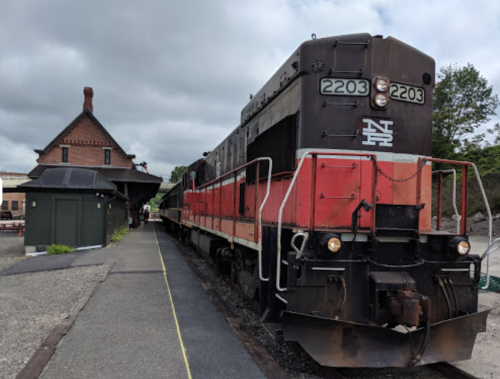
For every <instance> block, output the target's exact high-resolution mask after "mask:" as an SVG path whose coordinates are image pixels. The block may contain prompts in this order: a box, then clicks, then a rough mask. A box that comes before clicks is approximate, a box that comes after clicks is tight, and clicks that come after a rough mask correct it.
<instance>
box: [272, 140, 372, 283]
mask: <svg viewBox="0 0 500 379" xmlns="http://www.w3.org/2000/svg"><path fill="white" fill-rule="evenodd" d="M308 155H311V156H312V162H311V165H312V167H315V166H316V163H317V159H318V155H331V156H347V157H370V158H371V160H372V165H373V185H372V197H373V198H372V201H373V203H372V204H375V199H376V191H375V187H376V183H377V155H376V154H371V153H347V152H336V151H335V152H319V151H315V150H310V151H307V152H305V153H304V155H302V158H301V160H300V162H299V165H298V166H297V169H296V170H295V173H294V174H293V178H292V181H291V182H290V185H289V186H288V190H287V191H286V194H285V197H284V199H283V202H282V203H281V206H280V210H279V213H278V248H277V257H276V259H277V264H276V289H277V290H278V291H279V292H285V291H286V290H287V289H286V288H283V287H281V285H280V279H281V229H282V217H283V209H284V208H285V205H286V203H287V201H288V197H289V196H290V193H291V192H292V189H293V186H294V184H295V182H296V181H297V177H298V175H299V172H300V170H301V168H302V165H303V164H304V160H305V158H306V156H308ZM312 175H313V178H312V189H311V212H310V213H311V219H310V229H311V230H313V229H314V201H315V197H316V170H312ZM372 228H375V212H373V222H372ZM304 238H305V237H304Z"/></svg>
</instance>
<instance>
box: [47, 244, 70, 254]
mask: <svg viewBox="0 0 500 379" xmlns="http://www.w3.org/2000/svg"><path fill="white" fill-rule="evenodd" d="M74 251H76V249H73V248H72V247H69V246H67V245H50V246H48V247H47V254H49V255H54V254H67V253H72V252H74Z"/></svg>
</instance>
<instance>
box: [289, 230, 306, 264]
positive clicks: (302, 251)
mask: <svg viewBox="0 0 500 379" xmlns="http://www.w3.org/2000/svg"><path fill="white" fill-rule="evenodd" d="M297 237H303V240H302V245H300V250H299V249H298V248H297V246H295V240H296V239H297ZM308 238H309V233H307V232H305V233H302V232H299V233H296V234H295V235H294V236H293V237H292V242H291V243H290V244H291V245H292V249H293V250H295V251H296V252H297V257H296V259H300V258H302V255H303V254H304V247H306V242H307V239H308Z"/></svg>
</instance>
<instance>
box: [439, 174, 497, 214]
mask: <svg viewBox="0 0 500 379" xmlns="http://www.w3.org/2000/svg"><path fill="white" fill-rule="evenodd" d="M481 181H482V183H483V187H484V192H485V193H486V198H487V199H488V203H489V205H490V210H491V213H492V214H493V215H495V214H497V213H500V186H498V183H500V172H490V173H487V174H484V175H481ZM467 191H468V209H467V213H468V217H470V216H473V215H475V214H476V213H477V212H483V213H484V214H486V213H485V212H486V208H485V205H484V200H483V196H482V194H481V190H480V189H479V184H478V183H477V179H476V175H475V174H474V172H473V170H472V169H471V170H470V171H469V186H468V188H467ZM437 193H438V186H437V181H434V183H433V187H432V214H433V215H436V214H437ZM456 197H457V207H458V213H459V214H460V213H462V209H461V204H462V174H461V172H460V169H458V170H457V191H456ZM452 198H453V175H447V176H445V177H444V179H443V195H442V215H443V216H444V217H451V216H452V215H453V214H455V212H454V209H453V202H452Z"/></svg>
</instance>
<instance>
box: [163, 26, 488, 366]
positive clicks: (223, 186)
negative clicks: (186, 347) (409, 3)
mask: <svg viewBox="0 0 500 379" xmlns="http://www.w3.org/2000/svg"><path fill="white" fill-rule="evenodd" d="M434 84H435V63H434V60H433V59H432V58H431V57H429V56H427V55H426V54H424V53H422V52H420V51H419V50H417V49H415V48H413V47H411V46H409V45H407V44H405V43H403V42H401V41H399V40H397V39H395V38H392V37H387V38H383V37H382V36H371V35H369V34H352V35H342V36H337V37H330V38H322V39H312V40H310V41H307V42H304V43H303V44H302V45H301V46H300V47H299V48H298V49H297V50H296V51H295V52H294V53H293V54H292V55H291V56H290V58H289V59H288V60H287V61H286V62H285V63H284V64H283V65H282V66H281V67H280V68H279V70H278V71H277V72H276V73H275V74H274V76H272V77H271V79H270V80H269V81H268V82H267V83H266V84H265V85H264V87H263V88H262V89H261V90H260V91H259V92H258V93H257V94H256V95H255V96H253V98H252V99H251V100H250V102H249V103H248V104H247V105H246V106H245V107H244V108H243V110H242V112H241V123H240V125H239V126H238V127H237V128H236V129H234V131H233V132H232V133H230V135H229V136H228V137H227V138H226V139H224V140H223V141H222V142H221V143H220V144H219V145H218V146H217V147H216V148H215V149H213V150H212V151H210V152H208V153H205V154H204V155H205V156H204V158H202V159H200V160H198V161H196V162H194V163H193V164H191V165H190V166H189V167H188V169H187V171H186V173H185V175H184V176H183V178H182V180H181V181H179V182H178V183H177V184H176V185H175V186H174V187H173V188H172V189H171V190H170V192H168V193H167V194H166V195H165V196H164V197H163V199H162V201H161V204H160V213H161V217H162V219H163V221H164V222H165V224H166V225H167V227H168V228H170V229H172V230H174V231H176V232H178V233H179V234H181V235H182V236H183V238H186V239H187V240H188V241H189V242H190V243H192V244H193V245H194V246H195V247H196V248H197V249H198V250H199V251H200V252H201V253H202V254H204V255H205V256H206V257H207V258H209V259H211V260H213V262H214V263H215V264H216V265H217V266H218V267H219V268H220V269H221V270H223V271H225V272H226V273H227V274H228V275H230V277H231V278H232V280H234V283H236V284H237V285H238V286H239V287H240V288H241V289H242V291H243V292H244V293H245V294H246V295H247V296H248V297H250V298H254V299H257V300H258V301H259V303H260V312H261V321H262V322H263V323H265V325H266V326H267V327H268V328H269V329H271V330H273V331H275V332H276V333H281V335H282V337H283V339H284V340H286V341H297V342H298V343H299V344H300V345H301V346H302V347H303V348H304V349H305V350H306V351H307V352H308V353H309V354H310V355H311V356H312V357H313V358H314V359H315V360H316V361H317V362H319V363H320V364H322V365H324V366H332V367H389V366H391V367H408V366H416V365H425V364H429V363H433V362H438V361H456V360H463V359H468V358H470V356H471V353H472V348H473V346H474V343H475V339H476V336H477V333H479V332H483V331H485V328H486V319H487V315H488V311H482V312H478V291H479V288H480V287H479V281H480V273H481V262H482V259H483V258H484V256H485V255H483V256H478V255H473V254H470V244H469V239H468V236H467V233H466V230H467V217H462V218H460V217H458V221H457V230H456V231H455V232H452V233H447V232H444V231H442V230H440V229H441V227H440V213H441V201H443V199H441V197H442V196H441V187H440V184H441V178H442V175H443V171H435V172H433V171H432V163H433V162H441V163H446V164H448V165H450V166H453V167H456V169H457V170H461V172H462V177H461V180H462V193H461V196H459V198H461V204H459V205H458V208H459V209H460V211H461V214H462V215H466V214H467V182H468V178H469V175H468V170H469V169H470V168H471V167H473V168H475V166H474V165H473V164H472V163H469V162H457V161H443V160H440V159H434V158H432V157H431V138H432V114H433V104H432V93H433V87H434ZM433 175H437V176H438V178H437V179H436V180H435V182H439V188H438V192H439V194H438V197H437V207H436V209H437V213H438V222H437V229H436V228H433V227H432V222H431V216H432V215H431V200H432V182H433V179H432V178H433ZM444 200H448V199H444Z"/></svg>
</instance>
